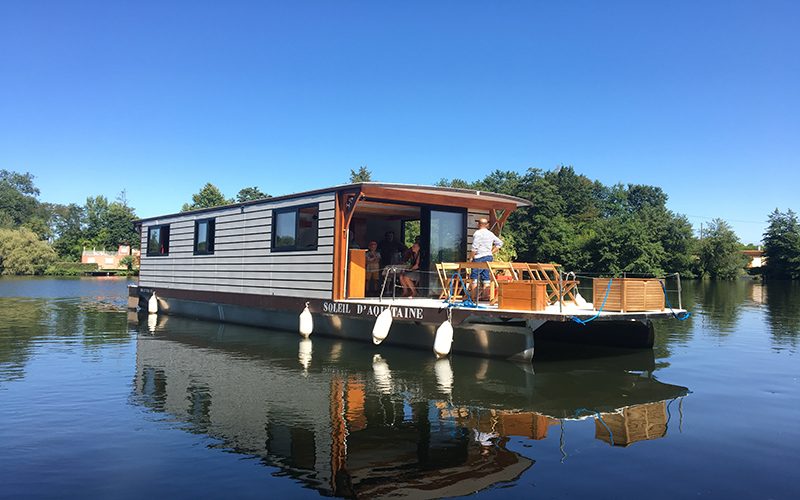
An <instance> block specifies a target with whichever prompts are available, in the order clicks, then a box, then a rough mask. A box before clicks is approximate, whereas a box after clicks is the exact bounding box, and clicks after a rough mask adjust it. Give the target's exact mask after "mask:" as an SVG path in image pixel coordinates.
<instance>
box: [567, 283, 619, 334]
mask: <svg viewBox="0 0 800 500" xmlns="http://www.w3.org/2000/svg"><path fill="white" fill-rule="evenodd" d="M613 282H614V278H608V286H607V287H606V296H605V297H603V303H602V304H601V305H600V309H598V310H597V314H595V315H594V316H592V317H591V318H589V319H580V318H579V317H577V316H571V317H570V319H571V320H572V321H574V322H575V323H578V324H579V325H581V326H586V323H589V322H590V321H594V320H596V319H597V318H599V317H600V313H601V312H603V308H604V307H605V306H606V300H608V292H610V291H611V283H613Z"/></svg>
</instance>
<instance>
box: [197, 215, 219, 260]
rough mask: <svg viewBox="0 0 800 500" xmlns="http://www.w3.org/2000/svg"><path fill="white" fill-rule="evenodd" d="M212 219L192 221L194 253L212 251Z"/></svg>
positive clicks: (210, 252)
mask: <svg viewBox="0 0 800 500" xmlns="http://www.w3.org/2000/svg"><path fill="white" fill-rule="evenodd" d="M214 225H215V222H214V219H203V220H198V221H195V223H194V253H195V255H206V254H212V253H214Z"/></svg>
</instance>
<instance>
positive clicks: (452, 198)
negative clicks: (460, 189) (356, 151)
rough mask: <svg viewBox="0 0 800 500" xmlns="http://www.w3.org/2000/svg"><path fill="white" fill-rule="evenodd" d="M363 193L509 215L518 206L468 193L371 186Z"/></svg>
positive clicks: (381, 197)
mask: <svg viewBox="0 0 800 500" xmlns="http://www.w3.org/2000/svg"><path fill="white" fill-rule="evenodd" d="M361 193H362V194H363V195H364V196H366V197H367V198H368V199H378V200H387V201H404V202H414V203H420V204H426V205H439V206H444V207H459V208H478V209H483V210H493V209H503V210H506V211H508V212H509V213H510V212H513V211H514V210H516V208H517V204H516V203H514V202H511V201H508V202H502V201H499V200H497V199H490V198H481V197H480V196H476V195H472V197H470V196H468V195H467V193H464V196H457V195H454V194H452V193H446V192H445V193H442V194H434V193H422V192H413V191H409V190H405V189H394V188H389V187H383V186H375V185H369V184H364V185H363V186H362V188H361Z"/></svg>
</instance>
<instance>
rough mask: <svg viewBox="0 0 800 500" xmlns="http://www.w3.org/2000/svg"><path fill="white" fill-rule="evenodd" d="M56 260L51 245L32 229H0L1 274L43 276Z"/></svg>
mask: <svg viewBox="0 0 800 500" xmlns="http://www.w3.org/2000/svg"><path fill="white" fill-rule="evenodd" d="M55 259H56V253H55V252H54V251H53V249H52V248H50V245H48V244H47V242H45V241H42V240H40V239H39V237H38V236H37V235H36V233H34V232H33V231H31V230H30V229H28V228H25V227H22V228H19V229H0V274H42V273H44V270H45V269H46V268H47V266H48V265H49V264H50V263H51V262H53V261H54V260H55Z"/></svg>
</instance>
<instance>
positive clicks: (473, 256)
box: [470, 217, 503, 300]
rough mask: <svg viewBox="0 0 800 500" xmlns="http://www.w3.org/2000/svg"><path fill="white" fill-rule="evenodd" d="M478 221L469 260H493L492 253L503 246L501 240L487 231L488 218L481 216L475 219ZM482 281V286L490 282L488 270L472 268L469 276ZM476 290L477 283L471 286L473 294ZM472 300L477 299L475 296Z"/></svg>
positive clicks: (486, 285) (473, 279)
mask: <svg viewBox="0 0 800 500" xmlns="http://www.w3.org/2000/svg"><path fill="white" fill-rule="evenodd" d="M476 222H477V223H478V230H477V231H475V234H473V235H472V251H471V252H470V260H471V261H472V262H493V261H494V254H495V253H497V251H498V250H500V248H501V247H502V246H503V240H501V239H500V238H498V237H497V236H495V234H494V233H493V232H491V231H489V219H487V218H486V217H481V218H480V219H478V220H477V221H476ZM478 276H480V280H481V281H482V282H483V286H484V288H486V287H488V286H489V284H490V282H491V281H490V277H489V270H488V269H478V268H474V267H473V268H472V273H470V278H471V279H472V281H473V282H475V280H477V279H478ZM477 290H478V286H477V283H476V285H475V286H474V287H473V296H474V295H475V294H476V292H477ZM473 300H477V297H475V298H474V299H473Z"/></svg>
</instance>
